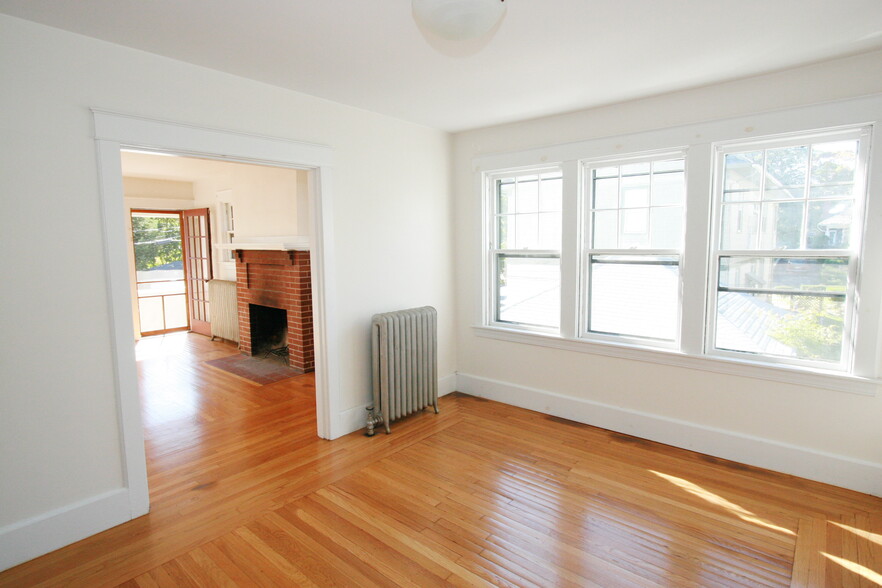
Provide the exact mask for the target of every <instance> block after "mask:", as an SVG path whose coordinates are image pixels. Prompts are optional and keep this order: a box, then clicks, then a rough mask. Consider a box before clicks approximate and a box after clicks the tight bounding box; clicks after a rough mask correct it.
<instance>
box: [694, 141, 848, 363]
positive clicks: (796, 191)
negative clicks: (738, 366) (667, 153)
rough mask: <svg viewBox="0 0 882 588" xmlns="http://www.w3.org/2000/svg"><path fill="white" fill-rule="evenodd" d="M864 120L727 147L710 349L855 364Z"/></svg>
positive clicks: (721, 185) (777, 358) (775, 359)
mask: <svg viewBox="0 0 882 588" xmlns="http://www.w3.org/2000/svg"><path fill="white" fill-rule="evenodd" d="M860 133H861V130H860V129H857V130H853V131H847V132H843V133H839V134H836V135H833V136H830V135H824V136H817V135H815V136H811V135H808V134H806V135H804V136H803V138H802V140H799V139H797V140H794V139H789V140H788V141H787V142H783V141H782V142H779V143H778V144H769V143H766V144H761V145H756V144H754V145H744V144H742V146H739V145H731V146H728V147H726V148H725V149H721V150H720V151H719V154H718V157H719V160H718V165H719V169H720V173H721V181H720V182H719V184H718V186H717V190H718V197H717V199H716V200H717V202H718V208H717V210H718V213H717V220H716V223H717V227H718V242H717V245H718V248H717V251H716V255H715V257H714V267H715V274H714V275H713V276H712V277H711V280H712V282H711V290H712V291H713V292H714V297H713V300H712V308H713V311H712V316H711V317H710V322H711V328H710V329H709V333H710V334H711V336H710V345H711V349H712V350H713V351H714V352H715V353H723V354H725V353H735V354H739V355H745V354H747V355H750V356H751V357H752V358H753V359H762V360H764V361H772V362H776V363H778V362H780V363H793V364H800V365H817V366H823V367H826V368H828V369H847V367H848V363H849V358H850V349H849V347H848V345H846V341H847V340H848V334H849V333H850V332H851V320H852V315H853V313H852V312H851V310H852V308H853V306H854V284H853V276H856V275H857V268H856V264H857V257H856V255H855V253H854V252H855V251H857V249H858V245H859V244H858V242H857V241H858V240H859V234H858V231H856V230H855V229H856V228H859V224H858V223H857V222H856V219H858V218H859V217H858V216H856V212H857V211H858V210H859V208H860V207H861V205H862V204H863V202H862V198H861V197H862V195H863V193H864V188H863V185H862V181H861V178H862V177H863V173H862V170H861V169H860V167H861V165H860V162H861V160H862V157H861V142H860V140H859V136H860Z"/></svg>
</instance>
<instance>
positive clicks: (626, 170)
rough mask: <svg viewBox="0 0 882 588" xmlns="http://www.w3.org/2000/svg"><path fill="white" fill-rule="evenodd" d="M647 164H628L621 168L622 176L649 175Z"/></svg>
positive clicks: (648, 165)
mask: <svg viewBox="0 0 882 588" xmlns="http://www.w3.org/2000/svg"><path fill="white" fill-rule="evenodd" d="M649 168H650V164H649V163H643V162H641V163H630V164H628V165H623V166H622V175H623V176H632V175H646V174H648V173H649Z"/></svg>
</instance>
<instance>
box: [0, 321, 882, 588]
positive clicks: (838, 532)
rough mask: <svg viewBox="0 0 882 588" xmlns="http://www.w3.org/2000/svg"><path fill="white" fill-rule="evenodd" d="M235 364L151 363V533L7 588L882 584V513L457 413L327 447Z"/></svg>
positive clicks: (876, 503) (776, 483)
mask: <svg viewBox="0 0 882 588" xmlns="http://www.w3.org/2000/svg"><path fill="white" fill-rule="evenodd" d="M232 353H235V349H234V348H233V347H231V346H229V345H224V344H220V343H211V342H210V341H208V340H207V339H206V338H203V337H200V336H198V335H187V334H176V335H168V336H165V337H159V338H151V339H146V340H143V341H141V342H140V343H139V344H138V357H139V367H140V370H141V388H142V396H143V415H144V425H145V436H146V445H147V456H148V467H149V477H150V497H151V505H152V510H151V512H150V514H149V515H147V516H145V517H141V518H139V519H136V520H134V521H131V522H129V523H126V524H124V525H120V526H119V527H116V528H114V529H110V530H108V531H105V532H104V533H101V534H99V535H96V536H94V537H91V538H89V539H86V540H84V541H81V542H79V543H77V544H74V545H71V546H69V547H66V548H64V549H61V550H59V551H56V552H54V553H51V554H48V555H46V556H43V557H41V558H38V559H36V560H33V561H31V562H28V563H25V564H22V565H20V566H18V567H16V568H13V569H11V570H7V571H6V572H3V573H0V586H17V587H18V586H35V585H41V586H89V587H93V586H115V585H121V586H131V587H145V588H146V587H155V586H175V587H178V586H198V587H203V586H320V587H324V586H358V587H362V586H415V587H426V586H451V585H452V586H482V585H500V586H603V587H609V586H678V587H679V586H823V585H826V586H878V585H882V499H879V498H874V497H871V496H867V495H863V494H858V493H855V492H850V491H847V490H843V489H839V488H835V487H832V486H827V485H823V484H818V483H814V482H810V481H807V480H803V479H799V478H794V477H790V476H786V475H782V474H776V473H773V472H769V471H765V470H759V469H755V468H751V467H747V466H743V465H740V464H736V463H732V462H726V461H723V460H718V459H714V458H711V457H707V456H703V455H700V454H697V453H692V452H688V451H683V450H680V449H675V448H671V447H667V446H664V445H659V444H656V443H651V442H648V441H643V440H640V439H636V438H633V437H628V436H625V435H620V434H617V433H612V432H610V431H604V430H601V429H596V428H593V427H589V426H586V425H581V424H577V423H574V422H571V421H566V420H563V419H558V418H554V417H549V416H546V415H542V414H539V413H534V412H530V411H526V410H521V409H517V408H513V407H509V406H506V405H502V404H498V403H494V402H489V401H484V400H480V399H477V398H473V397H469V396H465V395H461V394H452V395H449V396H446V397H444V398H443V399H442V402H441V413H440V414H438V415H435V414H433V413H432V412H431V411H427V412H425V413H422V414H419V415H415V416H413V417H410V418H408V419H405V420H404V421H401V422H397V423H395V424H394V425H393V432H392V434H391V435H385V434H378V435H377V436H376V437H374V438H367V437H364V436H363V435H361V434H360V433H354V434H352V435H349V436H346V437H344V438H342V439H338V440H336V441H333V442H329V441H322V440H319V439H317V438H316V437H315V398H314V384H313V379H312V377H311V376H309V375H306V376H299V377H295V378H291V379H289V380H283V381H282V382H278V383H276V384H270V385H266V386H260V385H257V384H253V383H250V382H248V381H246V380H243V379H241V378H239V377H236V376H233V375H230V374H228V373H226V372H222V371H219V370H217V369H214V368H211V367H209V366H207V365H206V364H205V363H204V362H205V361H206V360H210V359H215V358H218V357H223V356H225V355H230V354H232Z"/></svg>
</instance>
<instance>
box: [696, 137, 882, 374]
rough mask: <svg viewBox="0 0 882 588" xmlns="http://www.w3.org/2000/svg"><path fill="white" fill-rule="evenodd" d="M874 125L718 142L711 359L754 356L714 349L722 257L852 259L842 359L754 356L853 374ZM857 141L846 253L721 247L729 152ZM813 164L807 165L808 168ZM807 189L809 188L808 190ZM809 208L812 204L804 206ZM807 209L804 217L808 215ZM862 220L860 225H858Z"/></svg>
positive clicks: (708, 337) (707, 342) (710, 276)
mask: <svg viewBox="0 0 882 588" xmlns="http://www.w3.org/2000/svg"><path fill="white" fill-rule="evenodd" d="M872 135H873V133H872V127H871V126H870V125H863V126H859V127H852V128H847V129H820V130H809V131H806V132H802V133H793V134H791V133H788V134H786V135H783V136H777V137H764V138H761V139H760V140H757V141H727V142H721V143H717V144H716V145H715V146H714V189H713V218H712V220H711V258H710V267H709V268H708V288H707V290H708V299H707V309H708V310H707V313H706V321H707V327H706V329H705V332H706V340H705V350H706V354H707V355H708V356H712V357H713V356H715V357H721V358H729V359H739V358H748V357H751V354H749V353H747V352H742V351H730V350H725V349H718V348H716V346H715V341H716V327H717V324H716V323H717V321H716V315H717V312H716V310H717V300H718V298H717V280H718V275H719V264H720V259H721V258H722V257H755V258H761V257H775V258H780V257H792V258H802V259H825V258H833V257H845V258H848V271H847V278H848V284H847V287H846V292H845V301H844V305H845V317H844V321H843V333H842V338H843V346H844V347H845V349H844V350H843V353H842V356H841V358H840V361H838V362H835V363H834V362H824V361H813V360H809V359H797V358H787V357H777V356H769V355H763V354H756V355H754V356H753V357H754V358H755V360H756V361H758V362H768V363H769V364H771V365H776V364H780V365H791V366H802V367H809V368H818V369H822V370H824V369H826V370H835V371H842V372H850V371H851V369H852V365H853V360H854V349H853V346H852V345H849V342H851V341H854V339H853V337H854V335H855V324H854V322H855V314H856V310H857V303H858V300H856V297H857V292H858V288H857V281H858V278H859V277H860V275H861V271H860V270H861V256H860V250H861V244H862V241H863V236H864V231H863V229H864V226H865V224H866V223H867V221H868V219H867V218H866V213H865V211H866V207H867V199H868V197H869V190H868V189H867V181H866V180H867V178H866V170H867V167H868V164H869V153H870V145H871V144H872ZM844 140H858V141H859V145H858V152H857V160H856V162H855V178H854V185H855V196H854V205H853V208H852V211H853V213H852V214H853V218H854V219H855V221H856V222H855V224H854V226H853V229H852V236H851V239H850V244H849V247H848V248H847V249H793V250H785V251H777V250H770V249H759V248H758V249H744V250H741V249H723V248H722V247H721V245H720V240H721V232H722V208H723V181H724V177H723V176H724V173H723V165H724V163H723V162H724V160H725V155H726V154H728V153H739V152H743V151H751V150H759V149H770V148H779V147H792V146H797V145H805V144H814V143H821V142H826V141H830V142H832V141H844ZM810 164H811V162H809V165H810ZM808 188H809V186H806V189H808ZM806 204H808V202H806ZM807 213H808V212H807V211H806V212H805V213H804V214H807ZM860 221H862V222H860Z"/></svg>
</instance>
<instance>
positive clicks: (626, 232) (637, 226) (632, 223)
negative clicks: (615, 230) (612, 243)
mask: <svg viewBox="0 0 882 588" xmlns="http://www.w3.org/2000/svg"><path fill="white" fill-rule="evenodd" d="M619 219H620V220H621V222H622V227H621V232H620V235H619V248H620V249H633V248H635V247H642V248H646V247H649V209H648V208H636V209H627V208H626V209H624V210H622V211H621V212H620V213H619Z"/></svg>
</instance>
